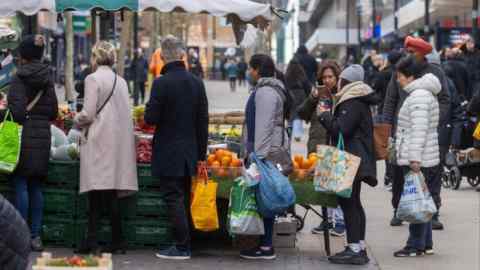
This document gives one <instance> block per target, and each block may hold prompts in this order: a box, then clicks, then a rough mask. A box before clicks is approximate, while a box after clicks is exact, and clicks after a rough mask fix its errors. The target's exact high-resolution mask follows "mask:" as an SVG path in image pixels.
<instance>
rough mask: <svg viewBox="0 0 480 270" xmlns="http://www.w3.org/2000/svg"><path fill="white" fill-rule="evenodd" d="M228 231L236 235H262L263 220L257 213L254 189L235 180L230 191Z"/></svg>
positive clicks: (239, 179)
mask: <svg viewBox="0 0 480 270" xmlns="http://www.w3.org/2000/svg"><path fill="white" fill-rule="evenodd" d="M228 230H229V232H230V233H231V234H236V235H263V234H265V228H264V225H263V219H262V217H261V216H260V214H259V213H258V211H257V202H256V199H255V188H253V187H249V186H247V185H246V183H245V181H244V179H243V178H242V177H241V178H237V179H236V180H235V182H234V184H233V187H232V189H231V191H230V204H229V211H228Z"/></svg>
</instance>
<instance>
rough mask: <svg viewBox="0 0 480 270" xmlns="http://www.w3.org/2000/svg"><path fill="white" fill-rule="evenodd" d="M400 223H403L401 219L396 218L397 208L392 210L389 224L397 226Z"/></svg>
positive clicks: (400, 224)
mask: <svg viewBox="0 0 480 270" xmlns="http://www.w3.org/2000/svg"><path fill="white" fill-rule="evenodd" d="M402 225H403V221H402V220H400V219H398V218H397V210H395V211H394V212H393V217H392V220H391V221H390V226H392V227H398V226H402Z"/></svg>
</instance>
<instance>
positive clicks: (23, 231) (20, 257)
mask: <svg viewBox="0 0 480 270" xmlns="http://www.w3.org/2000/svg"><path fill="white" fill-rule="evenodd" d="M29 253H30V233H29V231H28V226H27V224H26V223H25V220H23V218H22V217H21V216H20V214H19V213H18V212H17V210H15V208H14V207H13V206H12V205H11V204H10V203H9V202H8V201H7V200H6V199H5V198H4V197H3V196H2V195H0V269H2V270H25V269H26V268H27V266H28V254H29Z"/></svg>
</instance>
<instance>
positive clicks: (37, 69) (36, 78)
mask: <svg viewBox="0 0 480 270" xmlns="http://www.w3.org/2000/svg"><path fill="white" fill-rule="evenodd" d="M51 75H52V73H51V72H50V66H49V65H48V64H44V63H41V62H39V61H34V62H31V63H28V64H25V65H20V66H19V67H18V68H17V76H18V78H20V79H21V80H22V81H23V82H24V83H25V84H26V85H27V86H29V87H30V88H31V89H34V90H42V89H45V88H46V87H47V86H48V85H49V84H51V83H52V77H51Z"/></svg>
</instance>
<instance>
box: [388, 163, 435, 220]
mask: <svg viewBox="0 0 480 270" xmlns="http://www.w3.org/2000/svg"><path fill="white" fill-rule="evenodd" d="M436 212H437V207H436V206H435V202H434V201H433V198H432V196H431V195H430V192H429V191H428V187H427V184H426V183H425V177H424V176H423V174H422V173H414V172H409V173H408V174H407V175H406V176H405V184H404V185H403V193H402V197H401V198H400V203H399V204H398V209H397V218H398V219H400V220H404V221H407V222H410V223H412V224H420V223H426V222H429V221H430V220H432V217H433V215H434V214H435V213H436Z"/></svg>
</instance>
